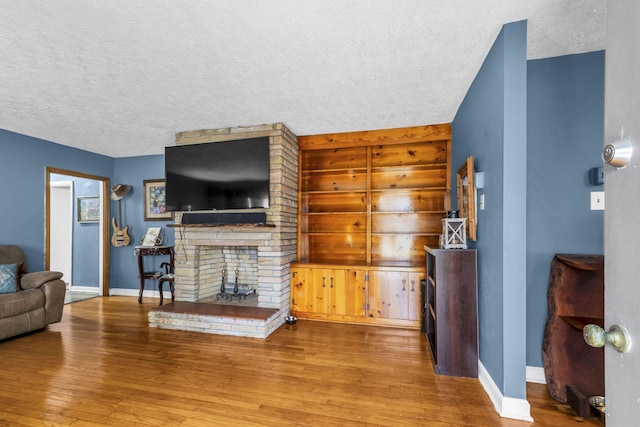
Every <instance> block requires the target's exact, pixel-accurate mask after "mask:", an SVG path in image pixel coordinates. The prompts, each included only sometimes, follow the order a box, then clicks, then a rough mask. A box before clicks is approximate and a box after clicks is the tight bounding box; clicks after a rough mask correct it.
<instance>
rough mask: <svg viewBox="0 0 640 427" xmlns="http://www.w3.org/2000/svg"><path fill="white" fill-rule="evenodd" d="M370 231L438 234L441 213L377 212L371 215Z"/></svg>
mask: <svg viewBox="0 0 640 427" xmlns="http://www.w3.org/2000/svg"><path fill="white" fill-rule="evenodd" d="M371 232H372V233H413V234H439V233H441V232H442V215H441V214H439V213H377V214H375V215H372V216H371Z"/></svg>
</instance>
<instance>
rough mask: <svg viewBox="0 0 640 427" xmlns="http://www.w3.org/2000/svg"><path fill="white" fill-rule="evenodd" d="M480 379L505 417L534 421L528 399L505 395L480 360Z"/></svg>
mask: <svg viewBox="0 0 640 427" xmlns="http://www.w3.org/2000/svg"><path fill="white" fill-rule="evenodd" d="M478 379H479V380H480V384H482V387H484V390H485V392H486V393H487V395H488V396H489V399H490V400H491V403H493V407H494V409H495V410H496V412H497V413H498V415H500V416H501V417H503V418H513V419H515V420H522V421H529V422H532V421H533V418H531V406H530V405H529V402H528V401H527V399H516V398H513V397H504V396H503V395H502V392H501V391H500V389H499V388H498V386H497V385H496V383H495V382H494V381H493V378H491V375H489V372H488V371H487V369H486V368H485V367H484V365H483V364H482V362H480V361H478Z"/></svg>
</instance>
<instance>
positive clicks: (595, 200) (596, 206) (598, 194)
mask: <svg viewBox="0 0 640 427" xmlns="http://www.w3.org/2000/svg"><path fill="white" fill-rule="evenodd" d="M591 210H592V211H603V210H604V191H592V192H591Z"/></svg>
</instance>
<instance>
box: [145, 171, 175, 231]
mask: <svg viewBox="0 0 640 427" xmlns="http://www.w3.org/2000/svg"><path fill="white" fill-rule="evenodd" d="M142 186H143V187H144V220H145V221H166V220H170V219H172V218H173V212H167V198H166V186H165V182H164V179H145V180H144V181H142Z"/></svg>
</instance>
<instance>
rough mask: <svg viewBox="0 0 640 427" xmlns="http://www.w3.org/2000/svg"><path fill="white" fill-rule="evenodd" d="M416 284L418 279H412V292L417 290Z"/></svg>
mask: <svg viewBox="0 0 640 427" xmlns="http://www.w3.org/2000/svg"><path fill="white" fill-rule="evenodd" d="M415 285H416V281H415V280H412V281H411V292H415V291H416V287H415Z"/></svg>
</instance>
